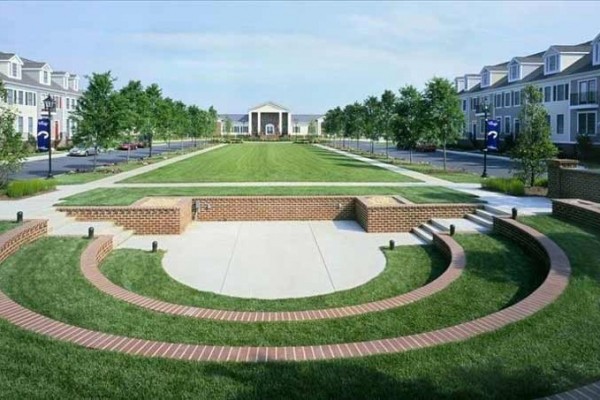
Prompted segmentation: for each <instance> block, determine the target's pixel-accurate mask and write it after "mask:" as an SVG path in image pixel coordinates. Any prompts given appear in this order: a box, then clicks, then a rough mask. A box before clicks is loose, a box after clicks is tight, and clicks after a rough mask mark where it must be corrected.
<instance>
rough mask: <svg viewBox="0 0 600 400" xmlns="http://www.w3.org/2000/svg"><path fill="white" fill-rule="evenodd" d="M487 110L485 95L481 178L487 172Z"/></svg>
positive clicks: (485, 175) (485, 176)
mask: <svg viewBox="0 0 600 400" xmlns="http://www.w3.org/2000/svg"><path fill="white" fill-rule="evenodd" d="M488 111H489V106H488V99H487V97H485V98H484V99H483V119H484V121H485V124H484V128H483V173H482V174H481V177H482V178H487V177H488V174H487V153H488V149H487V133H488V132H487V127H488Z"/></svg>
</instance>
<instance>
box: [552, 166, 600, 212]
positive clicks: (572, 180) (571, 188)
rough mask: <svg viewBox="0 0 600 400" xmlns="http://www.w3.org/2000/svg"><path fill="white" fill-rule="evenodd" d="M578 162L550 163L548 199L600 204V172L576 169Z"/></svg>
mask: <svg viewBox="0 0 600 400" xmlns="http://www.w3.org/2000/svg"><path fill="white" fill-rule="evenodd" d="M577 165H578V162H577V160H559V159H556V160H550V161H548V197H550V198H557V199H584V200H590V201H595V202H599V203H600V172H595V171H589V170H583V169H576V167H577Z"/></svg>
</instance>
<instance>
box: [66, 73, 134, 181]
mask: <svg viewBox="0 0 600 400" xmlns="http://www.w3.org/2000/svg"><path fill="white" fill-rule="evenodd" d="M86 78H87V79H88V80H89V85H88V88H87V89H86V90H85V91H84V92H83V93H82V95H81V98H80V99H79V101H78V102H77V106H76V107H75V111H73V114H72V118H73V120H74V121H76V122H77V129H76V131H75V135H74V136H73V140H74V142H75V143H82V144H84V145H86V146H90V145H92V146H94V148H95V149H96V150H97V149H98V147H99V146H102V147H108V146H109V145H111V144H113V142H114V141H115V140H117V138H118V137H119V134H120V133H121V129H122V126H123V122H122V121H123V118H124V117H123V114H124V108H123V107H124V106H123V102H122V99H119V96H118V95H117V93H115V92H114V82H115V80H116V79H115V78H113V77H112V75H111V73H110V71H108V72H105V73H102V74H97V73H94V74H92V76H91V77H86ZM96 153H97V151H95V152H94V167H93V168H94V170H95V169H96V163H97V156H96Z"/></svg>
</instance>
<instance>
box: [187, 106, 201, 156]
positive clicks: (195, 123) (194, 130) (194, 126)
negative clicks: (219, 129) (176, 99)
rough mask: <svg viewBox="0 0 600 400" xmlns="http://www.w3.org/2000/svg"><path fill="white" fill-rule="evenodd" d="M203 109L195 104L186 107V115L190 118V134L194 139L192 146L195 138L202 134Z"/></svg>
mask: <svg viewBox="0 0 600 400" xmlns="http://www.w3.org/2000/svg"><path fill="white" fill-rule="evenodd" d="M204 113H205V111H204V110H201V109H199V108H198V107H197V106H189V107H188V115H189V118H190V136H191V137H192V138H193V140H194V147H196V140H197V139H198V138H199V137H200V136H202V124H203V118H204V115H203V114H204Z"/></svg>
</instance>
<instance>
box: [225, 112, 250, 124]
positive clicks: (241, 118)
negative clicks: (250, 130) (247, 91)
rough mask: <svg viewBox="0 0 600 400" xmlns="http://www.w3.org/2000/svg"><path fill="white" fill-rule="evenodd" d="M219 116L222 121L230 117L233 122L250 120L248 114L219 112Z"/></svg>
mask: <svg viewBox="0 0 600 400" xmlns="http://www.w3.org/2000/svg"><path fill="white" fill-rule="evenodd" d="M218 118H219V119H220V120H221V121H225V120H226V119H230V120H231V122H248V114H219V116H218Z"/></svg>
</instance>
